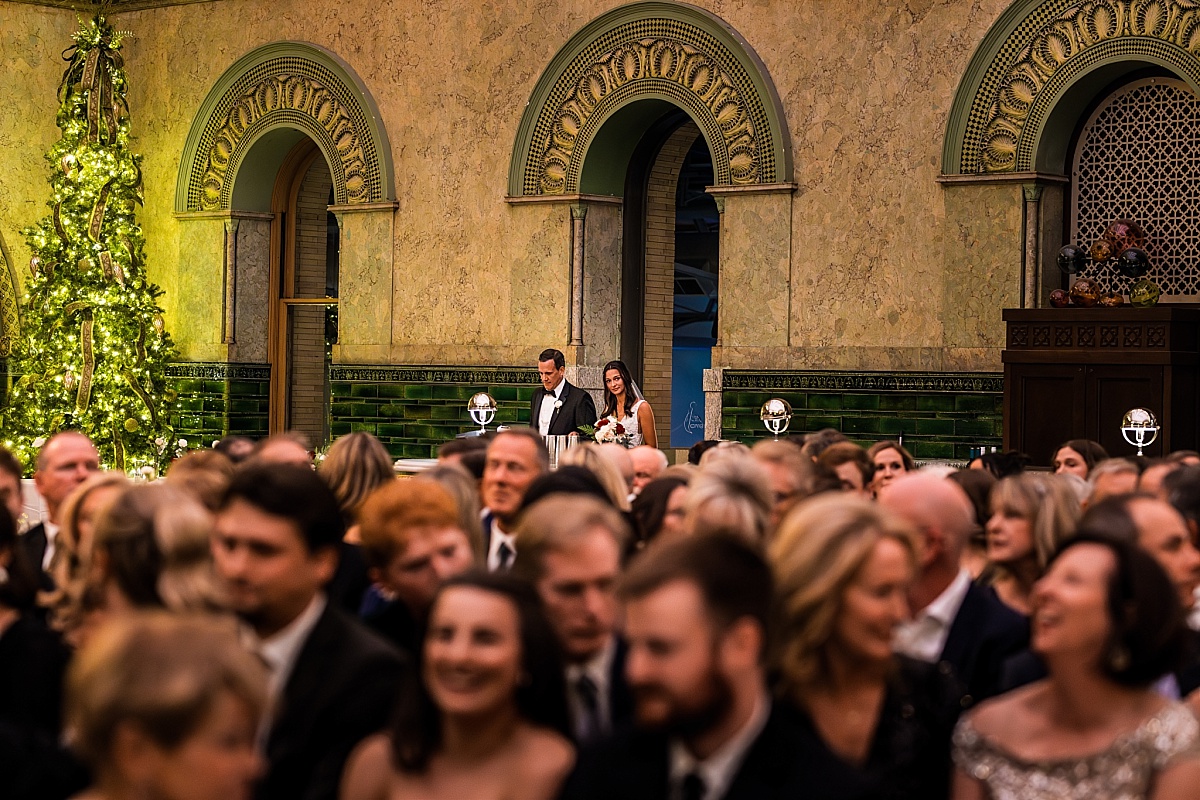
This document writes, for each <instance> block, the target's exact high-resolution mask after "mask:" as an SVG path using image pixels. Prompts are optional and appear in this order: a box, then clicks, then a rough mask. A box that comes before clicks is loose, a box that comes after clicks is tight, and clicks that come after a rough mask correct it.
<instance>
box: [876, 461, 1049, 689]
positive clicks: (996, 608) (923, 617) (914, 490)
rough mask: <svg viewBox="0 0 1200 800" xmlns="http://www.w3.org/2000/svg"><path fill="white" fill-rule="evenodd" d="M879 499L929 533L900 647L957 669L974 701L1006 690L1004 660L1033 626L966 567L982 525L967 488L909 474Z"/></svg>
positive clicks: (1021, 645)
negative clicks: (966, 554) (971, 541)
mask: <svg viewBox="0 0 1200 800" xmlns="http://www.w3.org/2000/svg"><path fill="white" fill-rule="evenodd" d="M879 503H880V505H882V506H883V507H884V508H887V509H889V510H891V511H893V512H895V513H896V514H898V515H900V516H901V517H904V518H905V519H906V520H908V522H909V523H911V524H912V526H913V527H914V528H915V529H916V531H917V533H918V534H920V536H921V538H922V547H921V561H920V565H919V574H918V575H917V579H916V581H915V582H914V583H913V587H912V589H911V590H910V591H909V608H910V610H911V611H912V614H913V617H912V619H911V620H910V621H909V622H907V623H905V624H904V625H902V626H901V627H900V629H899V631H898V632H897V637H896V649H897V650H898V651H900V652H902V653H904V654H905V655H907V656H911V657H912V658H916V659H919V660H922V661H928V662H930V663H940V664H945V665H947V666H948V667H950V668H952V669H953V671H954V674H955V675H956V676H957V677H958V680H959V682H960V683H961V684H962V688H963V703H964V706H965V705H970V704H972V703H976V702H979V701H980V700H984V699H986V698H988V697H991V696H993V695H996V694H999V693H1000V691H1001V671H1002V669H1003V665H1004V662H1005V661H1006V660H1007V659H1008V658H1009V657H1011V656H1012V655H1014V654H1015V653H1018V652H1020V651H1021V650H1023V649H1024V648H1025V646H1026V645H1027V644H1028V642H1029V623H1028V622H1027V621H1026V619H1025V618H1024V617H1023V616H1021V615H1020V614H1018V613H1017V612H1016V611H1013V610H1012V609H1011V608H1009V607H1008V606H1006V605H1005V604H1004V603H1003V602H1001V601H1000V600H999V599H998V598H997V597H996V596H995V594H993V593H992V592H989V591H987V590H986V589H981V588H980V587H978V586H976V585H975V584H974V582H973V581H972V580H971V575H970V573H968V572H967V571H966V570H965V569H963V568H962V566H961V560H962V552H963V548H964V547H965V546H966V542H967V537H968V536H970V533H971V529H972V528H973V527H974V525H975V523H974V512H973V511H972V508H971V501H970V500H969V499H968V498H967V495H966V493H965V492H964V491H963V490H962V488H961V487H960V486H959V485H958V484H957V483H955V482H953V481H950V480H947V479H945V478H940V477H936V476H933V475H908V476H905V477H902V478H900V479H898V480H896V481H893V482H892V483H891V484H889V485H888V486H886V487H885V488H884V489H883V490H882V491H881V492H880V493H879Z"/></svg>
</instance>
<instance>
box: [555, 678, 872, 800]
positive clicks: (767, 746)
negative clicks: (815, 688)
mask: <svg viewBox="0 0 1200 800" xmlns="http://www.w3.org/2000/svg"><path fill="white" fill-rule="evenodd" d="M669 759H670V748H669V743H668V740H667V737H666V736H665V735H664V734H661V733H652V732H646V731H637V730H632V729H626V730H625V731H623V732H621V733H618V734H616V735H614V736H612V737H609V738H608V739H606V740H603V741H601V742H600V743H598V744H596V745H594V746H592V747H585V748H584V749H583V750H582V751H581V752H580V754H579V759H578V760H577V761H576V765H575V769H574V771H573V772H572V774H571V776H570V777H569V778H568V779H567V783H566V785H565V786H564V787H563V791H562V794H561V795H560V800H612V798H621V800H666V798H668V797H670V766H669ZM814 781H819V782H822V783H825V784H833V785H837V786H838V787H841V788H839V789H838V790H837V791H836V793H830V794H827V795H826V794H822V793H821V792H820V791H817V792H814V791H813V788H814ZM856 783H860V781H858V779H857V778H856V776H855V775H854V774H853V771H852V770H851V769H850V768H849V767H848V766H846V765H845V764H843V763H842V762H840V761H838V760H837V759H831V758H829V757H827V755H826V754H825V753H824V752H823V751H822V750H820V749H818V748H813V747H811V746H810V745H809V738H808V737H807V735H806V733H805V731H804V728H803V724H802V722H801V719H800V717H799V716H798V715H797V714H796V712H795V711H793V710H792V709H791V708H789V707H788V706H786V705H784V704H782V703H778V702H777V703H775V704H774V705H773V706H772V708H771V714H770V716H769V717H768V719H767V724H766V726H765V727H764V728H763V730H762V733H760V734H759V735H758V738H757V739H755V740H754V743H753V744H751V745H750V749H749V750H748V751H746V757H745V759H744V760H743V761H742V763H741V766H740V767H738V770H737V772H736V774H735V775H734V776H733V780H732V782H731V783H730V785H729V789H728V790H726V792H725V794H724V795H723V796H722V797H721V800H775V799H776V798H779V800H784V799H785V798H786V800H797V798H805V799H806V800H807V799H808V798H814V799H820V800H824V798H828V800H833V798H838V800H855V799H856V798H858V799H859V800H865V798H867V797H872V796H873V795H870V794H862V793H857V792H856V791H853V790H852V791H850V792H849V793H847V792H846V791H845V790H844V787H847V786H853V785H855V784H856Z"/></svg>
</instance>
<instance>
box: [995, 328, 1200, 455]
mask: <svg viewBox="0 0 1200 800" xmlns="http://www.w3.org/2000/svg"><path fill="white" fill-rule="evenodd" d="M1004 322H1005V325H1006V328H1007V336H1006V342H1005V349H1004V353H1003V361H1004V446H1005V448H1011V449H1016V450H1020V451H1022V452H1024V453H1028V454H1029V456H1030V457H1031V458H1032V459H1033V463H1034V464H1035V465H1047V464H1049V463H1050V459H1051V458H1052V457H1053V455H1054V448H1055V447H1057V446H1058V445H1059V444H1061V443H1062V442H1064V441H1066V440H1067V439H1076V438H1083V439H1094V440H1096V441H1098V442H1100V444H1102V445H1104V448H1105V449H1106V450H1108V452H1109V454H1110V455H1114V456H1131V455H1134V454H1136V452H1137V450H1136V448H1134V447H1132V446H1130V445H1129V444H1127V443H1126V442H1125V440H1124V439H1123V438H1122V437H1121V430H1120V427H1121V418H1122V416H1124V414H1125V412H1126V411H1128V410H1129V409H1131V408H1136V407H1138V406H1141V407H1143V408H1148V409H1150V411H1152V412H1154V414H1155V416H1157V417H1158V421H1159V425H1161V426H1162V430H1161V431H1159V435H1158V441H1156V442H1155V443H1154V444H1153V445H1151V446H1150V447H1148V448H1146V455H1147V456H1161V455H1164V454H1165V453H1168V452H1170V451H1172V450H1185V449H1186V450H1195V449H1200V448H1198V447H1197V417H1198V415H1200V382H1198V379H1197V378H1198V374H1200V307H1197V306H1191V305H1186V306H1185V305H1163V306H1157V307H1155V308H1146V309H1138V308H1038V309H1005V311H1004Z"/></svg>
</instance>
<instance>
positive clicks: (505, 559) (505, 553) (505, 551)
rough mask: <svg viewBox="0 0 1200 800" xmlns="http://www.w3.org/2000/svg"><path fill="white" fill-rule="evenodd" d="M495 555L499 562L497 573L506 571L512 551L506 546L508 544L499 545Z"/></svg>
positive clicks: (510, 561) (510, 563)
mask: <svg viewBox="0 0 1200 800" xmlns="http://www.w3.org/2000/svg"><path fill="white" fill-rule="evenodd" d="M496 555H497V556H499V561H500V567H499V571H500V572H505V571H507V570H508V568H509V566H511V565H512V560H513V549H512V548H511V547H509V546H508V542H501V543H500V546H499V547H498V548H496Z"/></svg>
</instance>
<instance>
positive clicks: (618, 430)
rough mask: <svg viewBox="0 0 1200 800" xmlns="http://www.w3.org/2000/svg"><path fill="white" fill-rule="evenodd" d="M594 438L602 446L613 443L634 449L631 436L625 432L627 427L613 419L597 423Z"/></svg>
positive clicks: (607, 418)
mask: <svg viewBox="0 0 1200 800" xmlns="http://www.w3.org/2000/svg"><path fill="white" fill-rule="evenodd" d="M593 430H594V433H593V437H594V438H595V440H596V441H597V442H599V443H601V444H606V443H608V442H611V443H613V444H619V445H621V446H622V447H632V446H633V445H632V443H631V442H630V439H631V436H630V435H629V434H628V433H627V432H626V431H625V426H624V425H622V424H621V423H619V422H617V421H616V420H615V419H612V418H611V417H605V418H604V419H602V420H600V421H599V422H597V423H596V427H595V428H594V429H593Z"/></svg>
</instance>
